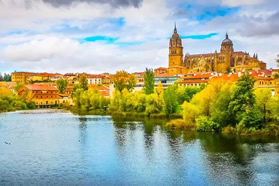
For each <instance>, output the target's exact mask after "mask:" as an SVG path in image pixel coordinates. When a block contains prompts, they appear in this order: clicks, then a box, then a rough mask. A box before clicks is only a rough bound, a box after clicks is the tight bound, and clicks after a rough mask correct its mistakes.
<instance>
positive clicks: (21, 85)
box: [14, 83, 24, 92]
mask: <svg viewBox="0 0 279 186" xmlns="http://www.w3.org/2000/svg"><path fill="white" fill-rule="evenodd" d="M23 86H24V83H17V84H16V86H15V87H14V90H15V92H18V90H19V89H20V88H21V87H23Z"/></svg>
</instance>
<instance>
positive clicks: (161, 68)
mask: <svg viewBox="0 0 279 186" xmlns="http://www.w3.org/2000/svg"><path fill="white" fill-rule="evenodd" d="M155 70H168V68H166V67H159V68H156V69H155Z"/></svg>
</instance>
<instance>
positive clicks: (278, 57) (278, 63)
mask: <svg viewBox="0 0 279 186" xmlns="http://www.w3.org/2000/svg"><path fill="white" fill-rule="evenodd" d="M276 63H277V66H278V67H279V54H278V55H277V59H276Z"/></svg>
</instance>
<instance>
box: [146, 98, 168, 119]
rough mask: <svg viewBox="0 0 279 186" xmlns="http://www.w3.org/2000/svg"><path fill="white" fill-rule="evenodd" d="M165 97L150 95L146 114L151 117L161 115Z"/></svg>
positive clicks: (147, 99) (147, 100)
mask: <svg viewBox="0 0 279 186" xmlns="http://www.w3.org/2000/svg"><path fill="white" fill-rule="evenodd" d="M163 104H164V103H163V97H162V96H161V95H158V94H154V93H153V94H149V95H147V96H146V110H145V112H146V113H147V114H148V115H150V114H154V113H160V112H161V111H162V109H163Z"/></svg>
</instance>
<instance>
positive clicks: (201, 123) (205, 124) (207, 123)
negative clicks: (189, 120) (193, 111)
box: [197, 116, 220, 132]
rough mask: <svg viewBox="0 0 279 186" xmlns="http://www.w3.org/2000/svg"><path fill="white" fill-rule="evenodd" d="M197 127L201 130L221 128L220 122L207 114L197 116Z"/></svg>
mask: <svg viewBox="0 0 279 186" xmlns="http://www.w3.org/2000/svg"><path fill="white" fill-rule="evenodd" d="M197 127H198V128H197V130H198V131H200V132H214V131H218V130H219V129H220V124H219V123H216V122H214V121H212V120H211V119H210V118H208V117H206V116H200V117H199V118H197Z"/></svg>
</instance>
